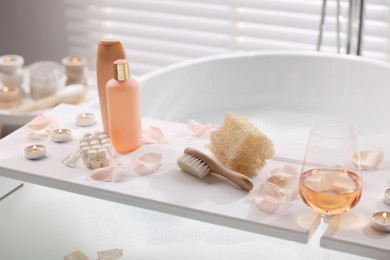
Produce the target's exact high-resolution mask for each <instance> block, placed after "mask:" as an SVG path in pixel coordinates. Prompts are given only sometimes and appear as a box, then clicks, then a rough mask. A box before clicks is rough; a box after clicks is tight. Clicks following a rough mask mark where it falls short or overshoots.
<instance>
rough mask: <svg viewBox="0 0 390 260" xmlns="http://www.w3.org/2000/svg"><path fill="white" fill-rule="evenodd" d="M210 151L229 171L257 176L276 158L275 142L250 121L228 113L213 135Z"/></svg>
mask: <svg viewBox="0 0 390 260" xmlns="http://www.w3.org/2000/svg"><path fill="white" fill-rule="evenodd" d="M210 150H211V152H212V153H213V154H214V155H215V157H216V158H217V159H218V160H219V162H220V163H221V164H223V165H224V166H225V167H227V168H229V169H231V170H234V171H237V172H239V173H242V174H244V175H246V176H254V175H256V174H257V172H258V171H260V170H261V169H262V168H263V166H264V165H265V162H266V159H268V158H270V157H271V156H272V155H273V154H274V146H273V143H272V141H271V140H270V139H269V138H268V137H267V136H266V135H265V134H263V133H262V132H261V131H260V130H258V129H257V128H256V127H255V126H254V125H253V124H252V123H250V122H249V121H248V119H247V118H246V117H243V116H235V115H233V114H232V113H228V114H227V115H226V117H225V119H224V121H223V123H222V125H221V126H220V127H219V129H218V130H215V131H213V132H212V133H211V135H210Z"/></svg>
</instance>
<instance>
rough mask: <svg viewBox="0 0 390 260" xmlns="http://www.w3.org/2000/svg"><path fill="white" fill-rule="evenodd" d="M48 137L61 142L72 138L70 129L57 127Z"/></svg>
mask: <svg viewBox="0 0 390 260" xmlns="http://www.w3.org/2000/svg"><path fill="white" fill-rule="evenodd" d="M50 139H51V140H52V141H53V142H55V143H63V142H67V141H69V140H71V139H72V131H71V130H69V129H65V128H59V129H56V130H54V131H53V133H52V134H51V137H50Z"/></svg>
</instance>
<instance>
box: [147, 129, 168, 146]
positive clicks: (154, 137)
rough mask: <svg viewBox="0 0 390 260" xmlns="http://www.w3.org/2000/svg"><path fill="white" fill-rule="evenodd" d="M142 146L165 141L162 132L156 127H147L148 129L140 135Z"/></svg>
mask: <svg viewBox="0 0 390 260" xmlns="http://www.w3.org/2000/svg"><path fill="white" fill-rule="evenodd" d="M142 135H143V139H144V144H156V143H162V142H164V141H165V135H164V133H163V131H162V130H161V129H160V128H159V127H157V126H149V129H148V130H146V131H145V132H143V133H142Z"/></svg>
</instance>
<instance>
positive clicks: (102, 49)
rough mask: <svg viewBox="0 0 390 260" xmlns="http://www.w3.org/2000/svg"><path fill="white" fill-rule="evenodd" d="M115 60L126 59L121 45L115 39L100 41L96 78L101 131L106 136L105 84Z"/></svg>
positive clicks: (107, 127)
mask: <svg viewBox="0 0 390 260" xmlns="http://www.w3.org/2000/svg"><path fill="white" fill-rule="evenodd" d="M117 59H126V53H125V49H124V48H123V45H122V43H121V42H120V41H119V40H116V39H100V41H99V44H98V48H97V57H96V76H97V86H98V93H99V103H100V113H101V116H102V124H103V131H104V133H105V134H106V135H110V130H109V126H108V120H107V101H106V84H107V82H108V81H109V80H110V79H112V77H113V74H112V63H113V62H114V61H115V60H117Z"/></svg>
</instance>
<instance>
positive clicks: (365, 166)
mask: <svg viewBox="0 0 390 260" xmlns="http://www.w3.org/2000/svg"><path fill="white" fill-rule="evenodd" d="M383 157H384V155H383V150H382V147H380V146H379V147H376V148H374V149H372V150H368V151H361V152H360V169H361V170H363V171H375V170H376V169H378V167H379V165H380V164H381V163H382V161H383ZM352 162H353V164H354V165H355V166H356V167H358V162H357V156H356V154H355V155H354V156H353V157H352Z"/></svg>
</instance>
